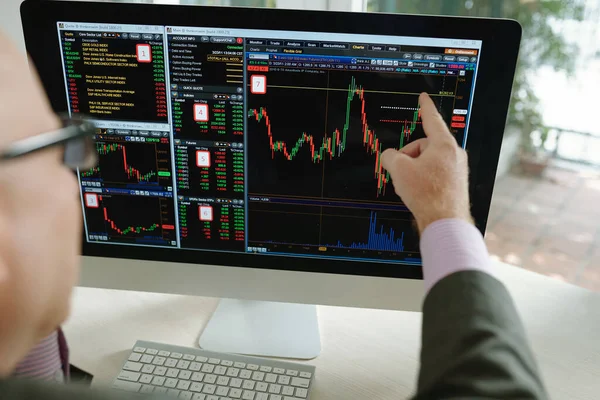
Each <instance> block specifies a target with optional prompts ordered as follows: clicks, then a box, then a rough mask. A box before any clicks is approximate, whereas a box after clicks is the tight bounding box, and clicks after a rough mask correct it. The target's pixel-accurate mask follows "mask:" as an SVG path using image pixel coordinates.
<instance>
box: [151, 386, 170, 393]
mask: <svg viewBox="0 0 600 400" xmlns="http://www.w3.org/2000/svg"><path fill="white" fill-rule="evenodd" d="M154 393H167V388H166V387H155V388H154Z"/></svg>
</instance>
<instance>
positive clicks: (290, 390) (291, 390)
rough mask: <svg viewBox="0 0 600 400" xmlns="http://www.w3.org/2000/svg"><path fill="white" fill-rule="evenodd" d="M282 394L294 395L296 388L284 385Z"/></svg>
mask: <svg viewBox="0 0 600 400" xmlns="http://www.w3.org/2000/svg"><path fill="white" fill-rule="evenodd" d="M281 394H282V395H284V396H293V395H294V388H293V387H291V386H284V387H283V389H282V390H281Z"/></svg>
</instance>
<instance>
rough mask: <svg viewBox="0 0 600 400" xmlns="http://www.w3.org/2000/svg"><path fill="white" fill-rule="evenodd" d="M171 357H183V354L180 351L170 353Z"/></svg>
mask: <svg viewBox="0 0 600 400" xmlns="http://www.w3.org/2000/svg"><path fill="white" fill-rule="evenodd" d="M171 357H173V358H177V359H179V358H181V357H183V354H181V353H171Z"/></svg>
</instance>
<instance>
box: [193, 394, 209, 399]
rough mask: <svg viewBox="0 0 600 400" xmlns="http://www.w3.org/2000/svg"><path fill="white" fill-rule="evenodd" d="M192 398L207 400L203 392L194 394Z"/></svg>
mask: <svg viewBox="0 0 600 400" xmlns="http://www.w3.org/2000/svg"><path fill="white" fill-rule="evenodd" d="M192 400H206V395H205V394H201V393H196V394H194V396H192Z"/></svg>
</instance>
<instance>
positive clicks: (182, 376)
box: [178, 371, 192, 379]
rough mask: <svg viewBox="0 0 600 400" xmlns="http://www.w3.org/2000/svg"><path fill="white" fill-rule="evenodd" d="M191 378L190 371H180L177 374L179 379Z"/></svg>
mask: <svg viewBox="0 0 600 400" xmlns="http://www.w3.org/2000/svg"><path fill="white" fill-rule="evenodd" d="M191 376H192V371H180V372H179V376H178V378H179V379H190V377H191Z"/></svg>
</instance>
